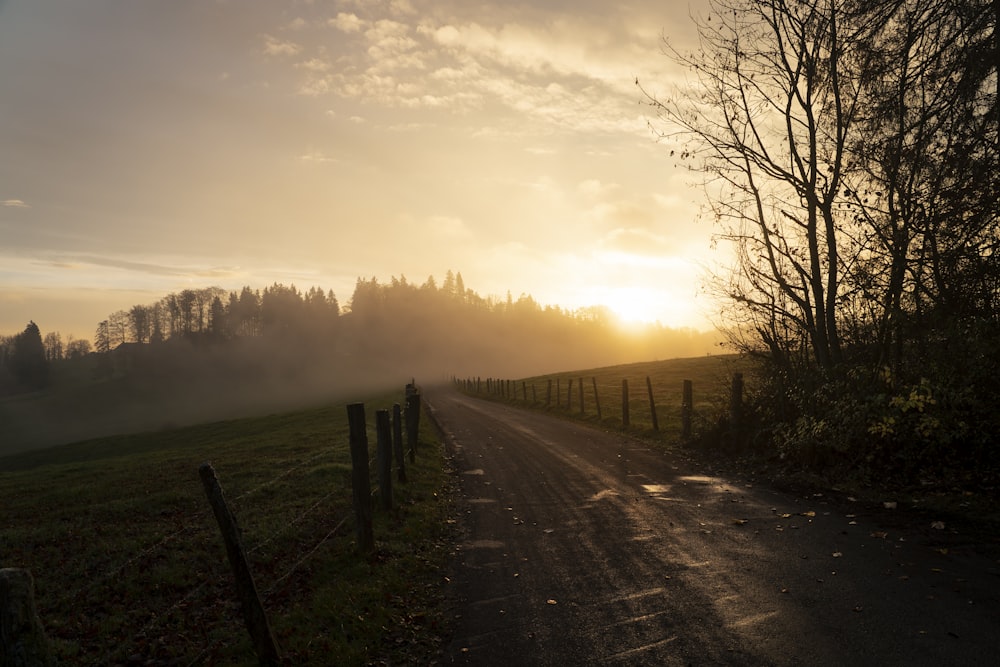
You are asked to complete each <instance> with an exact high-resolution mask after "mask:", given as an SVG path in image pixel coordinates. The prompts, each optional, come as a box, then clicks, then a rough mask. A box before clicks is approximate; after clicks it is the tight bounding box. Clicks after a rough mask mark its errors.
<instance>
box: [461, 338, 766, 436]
mask: <svg viewBox="0 0 1000 667" xmlns="http://www.w3.org/2000/svg"><path fill="white" fill-rule="evenodd" d="M749 369H750V365H749V363H748V362H746V361H745V360H741V359H740V358H739V357H737V356H705V357H692V358H689V359H670V360H666V361H651V362H642V363H635V364H624V365H620V366H606V367H603V368H595V369H589V370H579V371H570V372H565V373H553V374H549V375H539V376H533V377H526V378H518V379H516V380H512V381H511V383H510V387H511V391H510V392H509V394H508V395H507V396H506V397H504V396H501V395H498V394H495V393H494V394H492V395H491V394H488V393H487V389H486V380H485V378H482V379H481V382H480V383H479V394H480V395H481V396H484V397H485V396H490V397H491V398H506V400H511V401H514V402H516V403H518V404H521V405H525V406H528V407H532V408H536V409H543V410H548V411H550V412H553V413H555V414H560V415H563V416H566V417H571V418H574V419H580V420H583V421H587V422H592V423H595V424H598V425H600V426H602V427H604V428H613V429H621V428H623V426H622V423H623V420H622V416H623V412H624V409H623V392H622V380H627V381H628V411H629V427H628V429H627V430H628V431H630V432H632V433H636V434H643V435H645V436H649V437H652V438H655V439H661V440H664V441H667V442H673V441H677V440H678V439H679V438H680V436H681V403H682V398H683V383H684V380H691V382H692V385H693V398H694V403H693V415H692V425H693V429H694V430H695V432H697V431H698V430H700V429H703V428H705V427H706V426H708V425H710V424H712V423H714V422H715V421H717V420H718V418H719V416H720V415H721V414H723V412H724V411H725V410H726V409H727V406H728V404H729V397H730V389H731V386H732V376H733V373H736V372H744V373H747V372H749ZM647 377H648V378H649V382H650V384H651V385H652V388H653V403H654V405H655V407H656V416H657V422H658V427H659V431H654V430H653V417H652V411H651V408H650V401H649V388H648V385H647V383H646V378H647ZM507 379H508V378H504V379H503V380H502V381H506V380H507ZM581 380H582V381H583V384H582V387H583V411H582V412H581V410H580V387H581V384H580V381H581ZM550 382H551V398H549V386H550ZM595 382H596V385H597V398H598V400H599V402H600V408H601V411H600V412H601V416H600V419H598V415H597V401H595V398H594V384H595ZM569 383H572V385H573V387H572V392H570V390H569ZM505 388H506V385H505ZM557 388H558V396H557V393H556V392H557ZM472 393H475V389H474V388H473V389H472Z"/></svg>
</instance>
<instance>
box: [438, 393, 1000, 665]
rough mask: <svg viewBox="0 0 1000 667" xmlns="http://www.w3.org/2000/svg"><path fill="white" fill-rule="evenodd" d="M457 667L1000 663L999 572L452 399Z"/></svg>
mask: <svg viewBox="0 0 1000 667" xmlns="http://www.w3.org/2000/svg"><path fill="white" fill-rule="evenodd" d="M425 400H426V401H427V402H428V404H429V405H430V407H431V409H432V411H433V414H434V415H435V418H436V420H437V422H438V423H439V425H440V426H441V428H442V430H443V431H444V434H445V437H446V440H447V442H448V444H449V446H450V447H451V448H452V452H453V454H454V457H455V465H456V468H457V471H458V475H459V477H460V480H461V481H460V484H461V501H460V518H459V528H460V536H461V537H460V542H459V544H458V545H457V556H456V558H455V562H454V565H453V571H452V573H451V577H450V579H451V583H450V584H449V586H450V587H451V593H452V596H453V599H454V601H455V608H454V614H455V616H456V619H455V623H456V633H455V636H454V638H453V640H452V641H451V643H450V645H449V647H448V649H447V653H446V657H445V660H446V662H448V663H450V664H460V665H809V666H821V665H836V666H843V665H879V666H881V665H1000V563H998V561H997V555H996V554H995V553H994V554H992V555H988V554H987V553H986V552H985V551H983V550H981V549H979V548H977V547H976V545H975V544H973V543H970V542H967V541H965V540H963V539H962V536H961V535H959V534H956V533H955V532H954V531H953V530H952V529H951V527H950V526H949V525H947V524H946V525H945V528H944V529H940V528H935V527H932V526H931V525H930V522H929V521H927V517H922V516H914V517H913V518H912V519H908V518H907V517H906V515H904V514H903V513H902V510H900V513H899V514H894V513H893V512H891V511H886V510H884V509H883V508H882V507H879V508H877V509H876V508H873V507H870V506H863V505H862V504H861V503H852V502H850V501H849V500H840V499H834V498H831V497H829V496H826V495H818V494H817V495H813V494H807V496H806V497H795V496H794V495H789V494H786V493H782V492H778V491H775V490H772V489H768V488H765V487H764V486H762V485H759V484H750V483H747V482H746V481H741V480H740V479H736V478H731V479H725V478H722V477H719V476H716V475H713V474H711V473H709V472H706V470H705V469H702V468H700V467H699V464H697V463H695V462H694V461H692V460H690V459H688V458H686V457H684V456H682V455H668V454H664V453H662V452H655V451H652V450H651V449H650V448H649V447H647V446H646V445H644V444H642V443H640V442H638V441H636V440H634V439H631V438H628V437H624V436H622V435H620V434H615V433H605V432H602V431H599V430H596V429H592V428H589V427H587V426H584V425H580V424H576V423H573V422H570V421H567V420H563V419H559V418H556V417H551V416H548V415H545V414H540V413H536V412H531V411H524V410H518V409H515V408H511V407H509V406H506V405H503V404H499V403H493V402H489V401H484V400H479V399H476V398H471V397H466V396H463V395H461V394H459V393H455V392H451V391H449V390H439V391H433V390H432V391H430V392H427V393H425Z"/></svg>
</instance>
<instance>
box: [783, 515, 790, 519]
mask: <svg viewBox="0 0 1000 667" xmlns="http://www.w3.org/2000/svg"><path fill="white" fill-rule="evenodd" d="M781 518H782V519H791V518H792V515H791V514H782V515H781Z"/></svg>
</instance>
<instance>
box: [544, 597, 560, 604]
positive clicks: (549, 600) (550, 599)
mask: <svg viewBox="0 0 1000 667" xmlns="http://www.w3.org/2000/svg"><path fill="white" fill-rule="evenodd" d="M545 604H559V603H558V602H556V601H555V600H553V599H552V598H549V599H548V600H546V601H545Z"/></svg>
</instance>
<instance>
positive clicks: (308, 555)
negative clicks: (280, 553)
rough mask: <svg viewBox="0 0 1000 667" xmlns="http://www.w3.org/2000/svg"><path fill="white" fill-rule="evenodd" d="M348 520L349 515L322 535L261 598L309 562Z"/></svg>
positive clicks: (268, 594) (269, 593) (272, 591)
mask: <svg viewBox="0 0 1000 667" xmlns="http://www.w3.org/2000/svg"><path fill="white" fill-rule="evenodd" d="M349 518H350V515H347V516H345V517H344V518H343V519H341V520H340V523H338V524H337V525H336V526H334V527H333V529H332V530H330V532H328V533H327V534H326V535H324V536H323V538H322V539H321V540H320V541H319V542H317V543H316V546H314V547H313V548H312V549H310V550H309V551H308V552H307V553H306V554H305V555H304V556H302V558H300V559H299V560H298V561H296V563H295V564H294V565H292V567H291V568H290V569H289V570H288V571H287V572H285V573H284V574H283V575H281V576H280V577H278V578H277V579H275V580H274V583H273V584H271V586H270V587H269V588H268V589H267V590H266V591H265V592H264V595H263V597H268V596H270V595H271V594H272V593H274V591H275V590H276V589H277V588H278V585H279V584H280V583H281V582H283V581H284V580H285V579H287V578H288V577H290V576H292V574H294V572H295V570H297V569H298V568H299V566H301V565H302V564H303V563H305V562H306V561H307V560H309V559H310V558H311V557H312V556H313V554H315V553H316V552H317V551H319V548H320V547H321V546H323V545H324V544H325V543H326V542H327V541H328V540H329V539H330V538H331V537H333V536H334V535H335V534H336V533H337V531H338V530H340V529H341V527H343V525H344V524H345V523H347V520H348V519H349Z"/></svg>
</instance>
